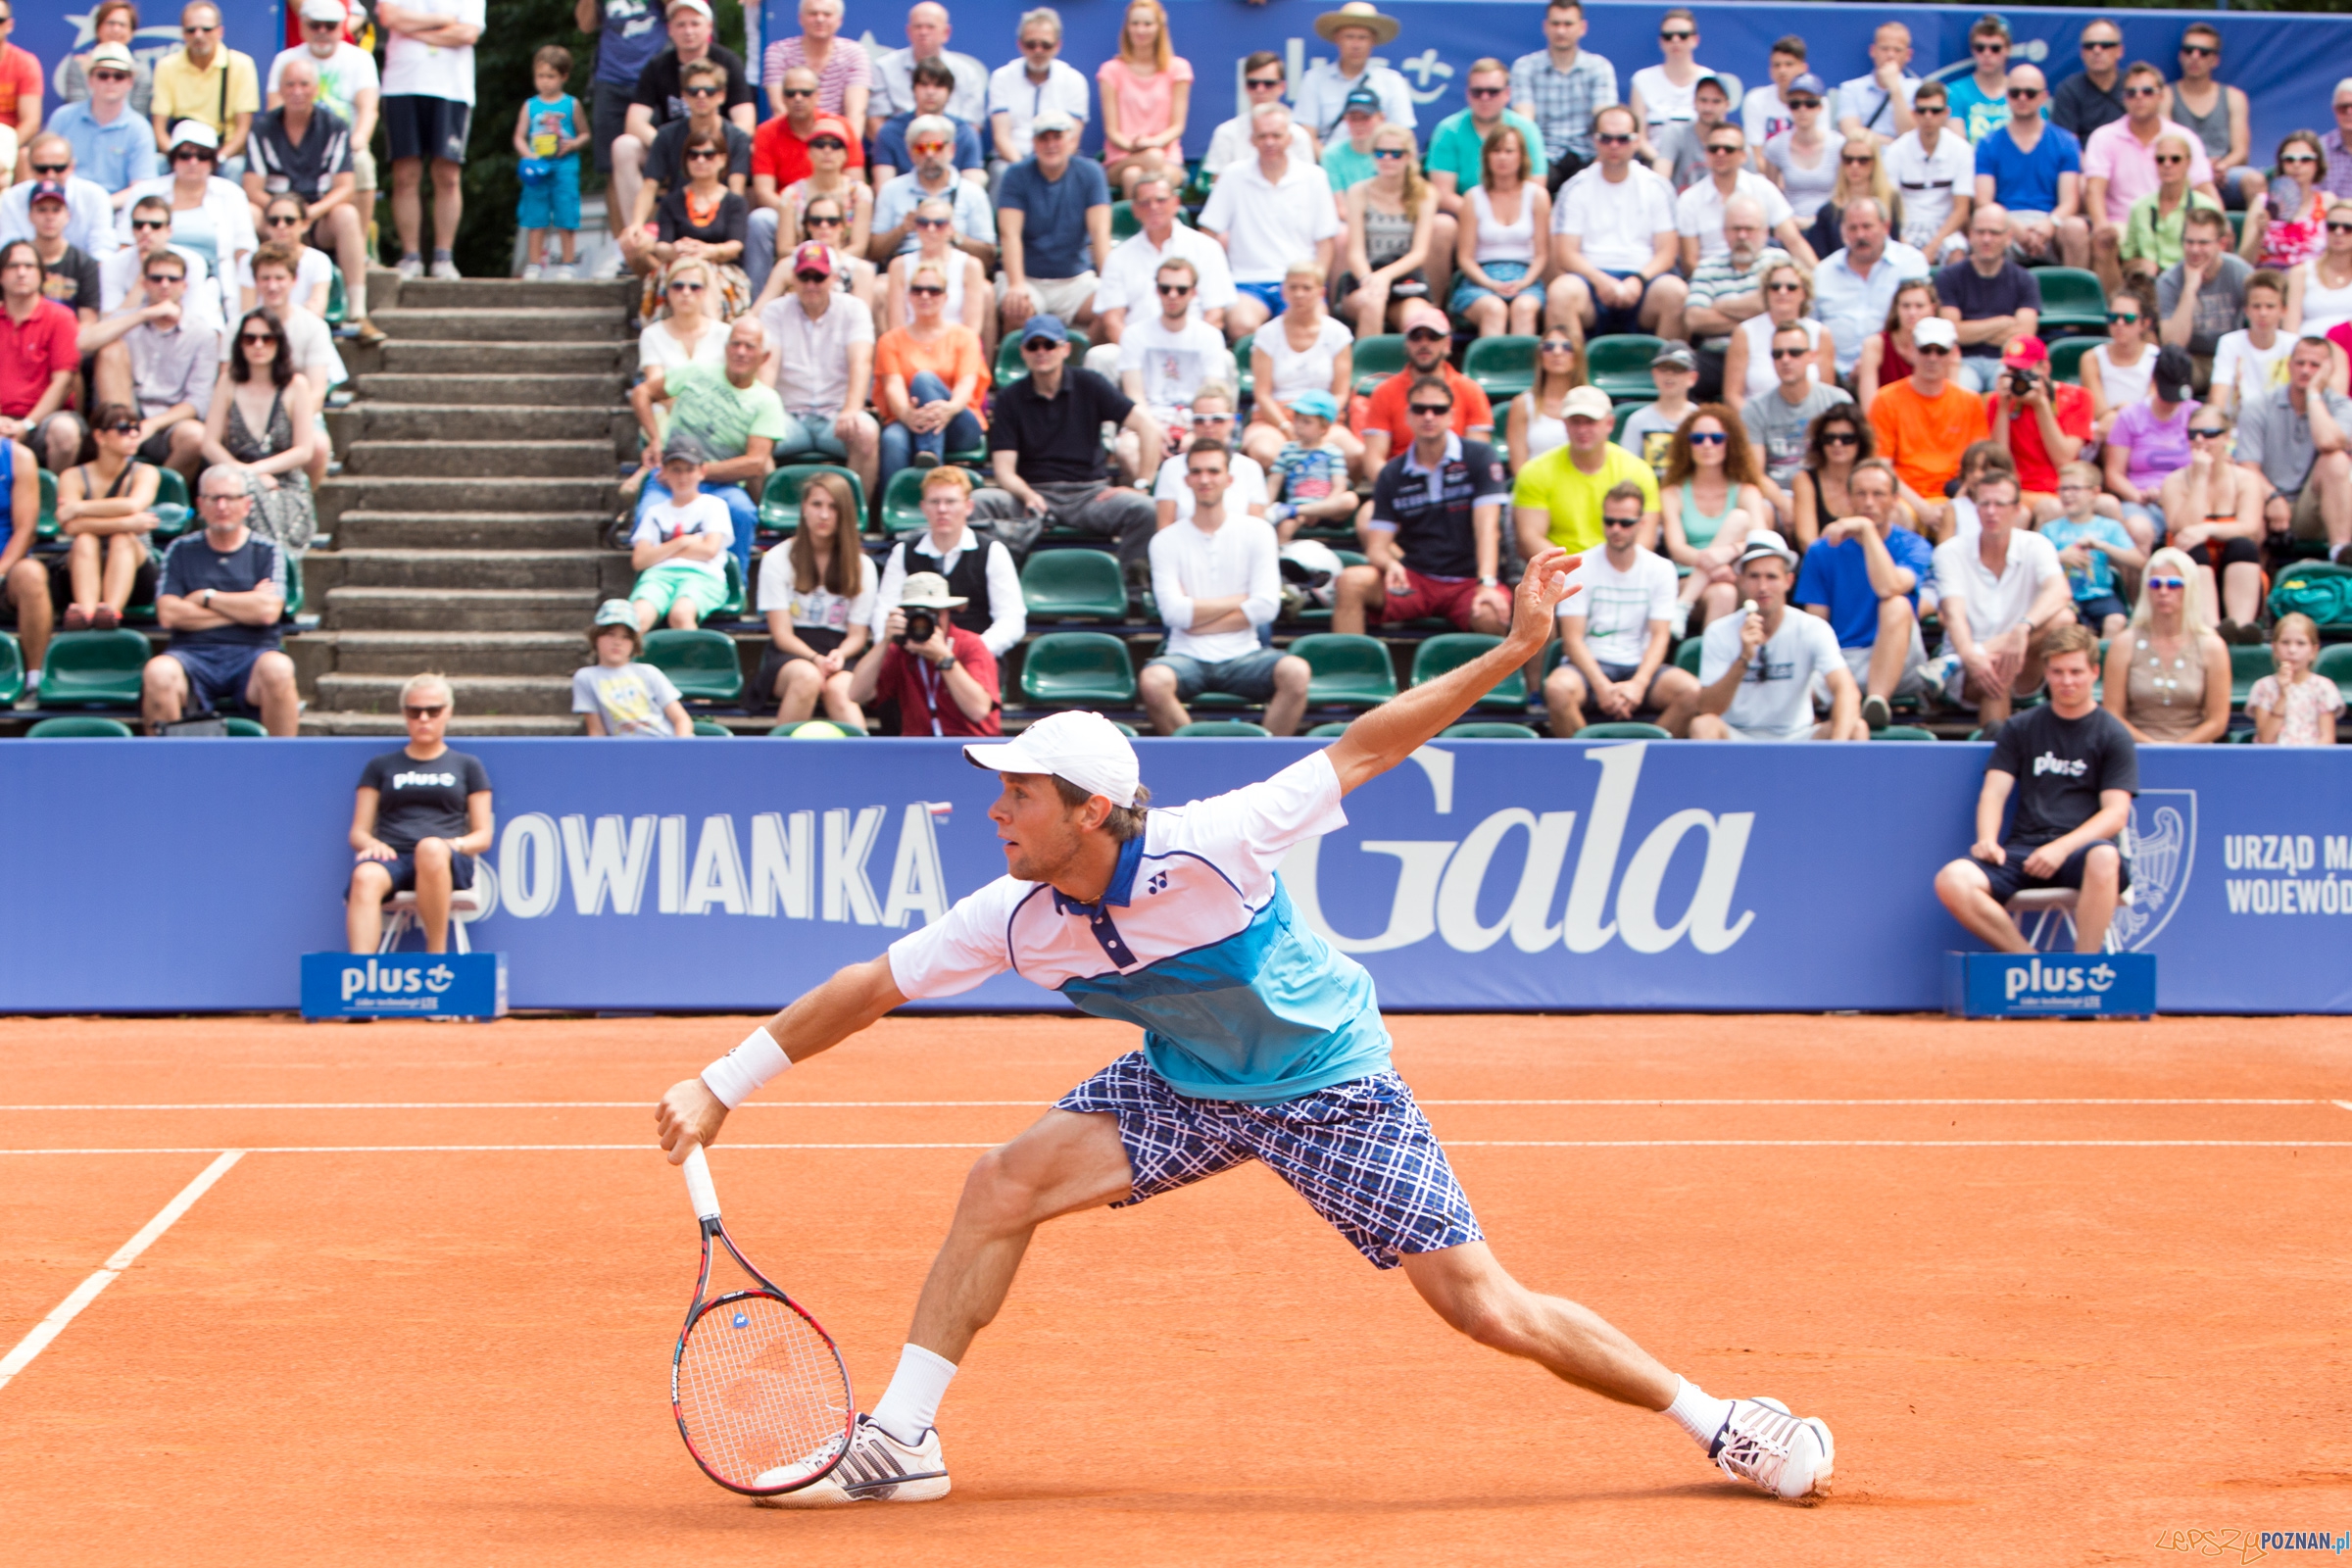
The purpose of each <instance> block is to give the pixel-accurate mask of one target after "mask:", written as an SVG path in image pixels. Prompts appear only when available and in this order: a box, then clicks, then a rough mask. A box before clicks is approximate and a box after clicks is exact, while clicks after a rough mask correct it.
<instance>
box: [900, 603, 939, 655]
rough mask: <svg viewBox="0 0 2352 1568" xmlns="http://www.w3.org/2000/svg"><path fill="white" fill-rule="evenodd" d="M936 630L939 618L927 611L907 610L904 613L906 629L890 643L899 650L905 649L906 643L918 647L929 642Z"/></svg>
mask: <svg viewBox="0 0 2352 1568" xmlns="http://www.w3.org/2000/svg"><path fill="white" fill-rule="evenodd" d="M938 630H939V617H938V616H937V615H935V614H933V613H931V612H930V611H928V610H909V611H907V629H906V630H905V631H903V632H901V633H899V634H898V636H897V637H895V638H893V639H892V641H894V642H896V643H897V644H898V645H899V646H900V647H901V648H904V647H906V646H907V644H908V643H914V644H918V645H919V644H922V643H927V642H929V641H930V640H931V637H932V634H933V633H935V632H937V631H938Z"/></svg>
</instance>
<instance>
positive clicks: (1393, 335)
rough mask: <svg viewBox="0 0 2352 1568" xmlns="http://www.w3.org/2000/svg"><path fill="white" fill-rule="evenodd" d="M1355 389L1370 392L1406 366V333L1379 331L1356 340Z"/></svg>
mask: <svg viewBox="0 0 2352 1568" xmlns="http://www.w3.org/2000/svg"><path fill="white" fill-rule="evenodd" d="M1350 364H1351V365H1352V366H1353V367H1354V371H1353V373H1354V375H1355V389H1356V390H1357V391H1358V392H1369V391H1371V390H1372V389H1373V388H1374V387H1376V386H1378V385H1380V383H1381V382H1383V381H1385V380H1387V379H1388V378H1389V377H1390V376H1392V375H1395V374H1396V373H1397V371H1398V370H1401V369H1403V368H1404V334H1403V333H1401V332H1378V333H1375V334H1374V335H1372V336H1371V337H1359V338H1357V339H1356V340H1355V358H1354V359H1353V360H1352V361H1351V362H1350Z"/></svg>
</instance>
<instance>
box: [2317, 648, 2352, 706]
mask: <svg viewBox="0 0 2352 1568" xmlns="http://www.w3.org/2000/svg"><path fill="white" fill-rule="evenodd" d="M2311 671H2312V673H2313V674H2315V675H2319V676H2323V677H2325V678H2326V679H2327V680H2331V681H2333V682H2335V689H2336V690H2337V691H2340V692H2342V693H2343V694H2344V701H2345V702H2347V703H2352V643H2337V644H2336V645H2335V646H2334V647H2332V648H2323V649H2321V650H2320V657H2319V660H2318V662H2315V663H2314V664H2313V665H2312V666H2311Z"/></svg>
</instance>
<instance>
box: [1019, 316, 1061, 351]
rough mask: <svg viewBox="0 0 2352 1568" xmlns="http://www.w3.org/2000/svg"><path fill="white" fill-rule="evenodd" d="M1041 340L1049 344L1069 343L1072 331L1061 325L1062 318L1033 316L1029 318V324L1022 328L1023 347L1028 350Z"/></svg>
mask: <svg viewBox="0 0 2352 1568" xmlns="http://www.w3.org/2000/svg"><path fill="white" fill-rule="evenodd" d="M1040 340H1043V341H1044V342H1047V343H1067V342H1068V341H1069V340H1070V329H1069V328H1068V327H1066V326H1064V325H1062V324H1061V318H1060V317H1058V316H1032V317H1031V318H1029V324H1028V325H1026V326H1024V327H1022V328H1021V345H1022V346H1023V347H1024V348H1026V347H1027V346H1028V345H1029V344H1032V343H1036V342H1039V341H1040Z"/></svg>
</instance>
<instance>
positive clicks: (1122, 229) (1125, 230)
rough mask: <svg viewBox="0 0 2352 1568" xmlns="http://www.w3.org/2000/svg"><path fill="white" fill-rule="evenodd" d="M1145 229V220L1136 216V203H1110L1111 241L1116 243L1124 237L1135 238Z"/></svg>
mask: <svg viewBox="0 0 2352 1568" xmlns="http://www.w3.org/2000/svg"><path fill="white" fill-rule="evenodd" d="M1143 231H1144V221H1143V220H1142V219H1140V218H1138V217H1136V216H1135V203H1133V202H1112V203H1111V204H1110V242H1111V243H1112V244H1113V245H1116V244H1117V243H1118V242H1119V241H1121V240H1123V239H1133V238H1134V237H1135V236H1136V235H1138V234H1141V233H1142V232H1143Z"/></svg>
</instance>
